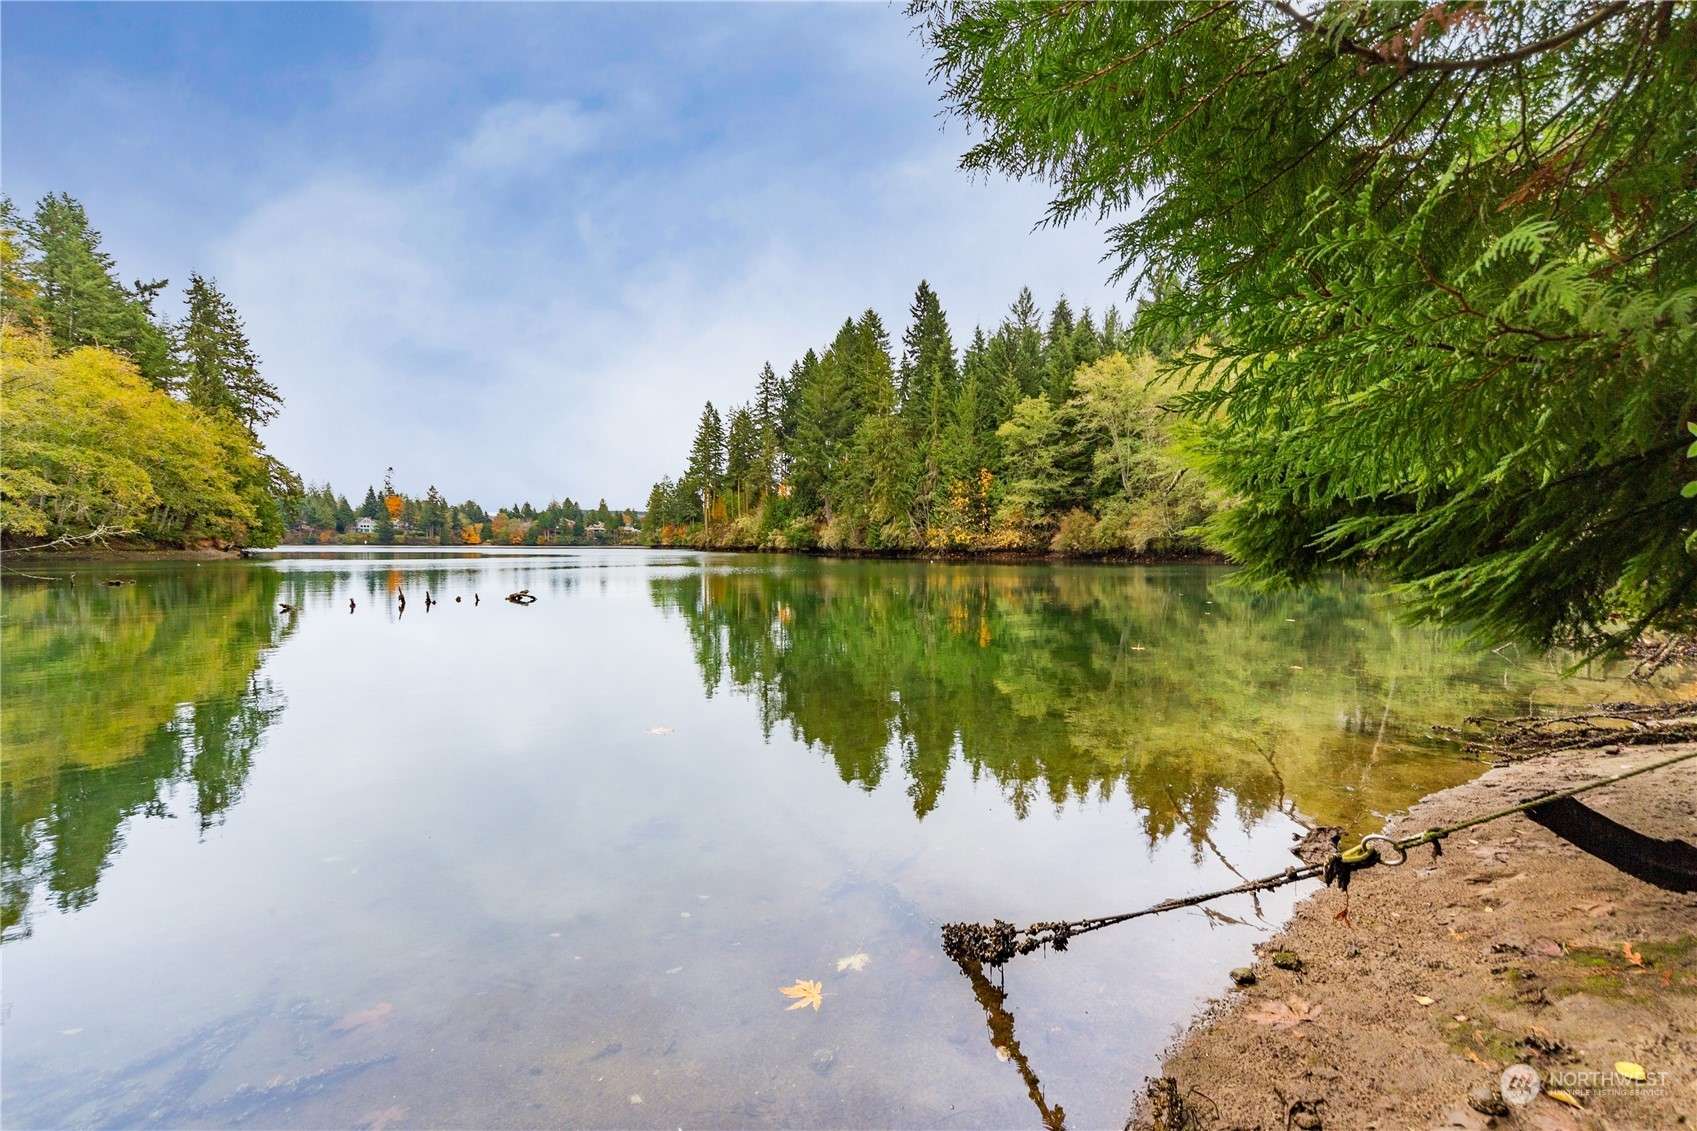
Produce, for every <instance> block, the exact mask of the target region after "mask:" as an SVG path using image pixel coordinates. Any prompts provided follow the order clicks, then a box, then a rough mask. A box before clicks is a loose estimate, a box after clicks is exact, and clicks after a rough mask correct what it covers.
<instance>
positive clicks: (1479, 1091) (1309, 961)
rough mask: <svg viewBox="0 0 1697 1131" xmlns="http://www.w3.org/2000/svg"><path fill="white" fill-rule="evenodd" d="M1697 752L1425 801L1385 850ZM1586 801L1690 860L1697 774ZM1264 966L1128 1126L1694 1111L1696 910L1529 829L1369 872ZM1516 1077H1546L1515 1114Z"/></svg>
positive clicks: (1230, 997) (1656, 1116)
mask: <svg viewBox="0 0 1697 1131" xmlns="http://www.w3.org/2000/svg"><path fill="white" fill-rule="evenodd" d="M1693 749H1697V744H1685V745H1661V746H1641V747H1612V748H1611V747H1605V748H1603V749H1600V750H1599V749H1590V750H1578V751H1568V752H1558V753H1549V754H1544V755H1540V756H1537V757H1533V758H1530V759H1527V760H1526V761H1522V762H1515V763H1512V764H1510V765H1506V766H1499V767H1496V768H1493V769H1491V770H1488V771H1487V772H1486V773H1484V774H1483V775H1481V776H1480V777H1478V778H1475V779H1474V780H1472V781H1470V782H1467V783H1465V784H1462V785H1458V786H1455V787H1452V788H1450V789H1446V790H1441V791H1439V792H1437V793H1434V794H1432V795H1430V796H1428V797H1426V798H1424V799H1423V800H1421V801H1420V802H1418V803H1416V804H1415V805H1414V806H1412V807H1411V808H1410V809H1409V810H1408V811H1407V812H1406V813H1404V814H1401V815H1399V816H1398V817H1397V818H1396V819H1394V820H1392V821H1390V822H1389V824H1388V830H1387V831H1388V832H1389V833H1390V834H1391V835H1393V836H1405V835H1410V834H1412V833H1417V832H1419V831H1421V830H1423V829H1426V828H1429V827H1433V826H1436V825H1439V824H1443V823H1445V822H1449V821H1453V820H1456V819H1458V818H1460V817H1464V816H1468V815H1471V814H1474V813H1477V812H1480V811H1486V810H1490V809H1494V808H1498V807H1500V806H1502V805H1505V804H1510V803H1513V802H1517V801H1520V800H1524V799H1525V798H1528V797H1531V796H1535V795H1537V794H1540V793H1542V792H1545V791H1547V790H1553V789H1560V788H1564V787H1567V786H1570V785H1576V784H1579V783H1581V782H1583V781H1587V780H1591V779H1594V778H1597V777H1603V776H1609V775H1613V774H1618V773H1621V772H1623V771H1625V770H1629V769H1632V768H1635V767H1637V766H1640V765H1646V764H1648V763H1651V762H1654V761H1659V760H1661V759H1664V758H1667V757H1669V756H1671V755H1673V754H1676V753H1679V752H1682V751H1686V750H1693ZM1585 801H1586V803H1587V804H1588V805H1590V806H1591V807H1592V808H1594V809H1595V810H1596V811H1598V812H1599V813H1602V814H1603V815H1604V816H1606V817H1609V818H1611V819H1613V820H1615V821H1618V822H1619V823H1621V824H1623V825H1626V826H1628V827H1630V828H1632V829H1635V830H1637V831H1638V832H1640V833H1643V834H1645V835H1646V836H1649V837H1654V838H1658V839H1661V838H1676V839H1681V840H1684V841H1686V842H1688V843H1690V842H1693V841H1697V760H1694V761H1691V762H1684V763H1681V764H1679V765H1676V766H1673V767H1669V768H1667V769H1665V770H1661V771H1658V772H1656V773H1655V774H1651V775H1647V776H1645V777H1642V778H1637V779H1634V780H1632V781H1627V782H1622V783H1620V784H1618V785H1614V786H1609V787H1606V788H1604V789H1601V790H1598V791H1596V792H1594V793H1592V794H1588V795H1587V796H1586V798H1585ZM1256 952H1257V957H1256V960H1255V961H1254V963H1253V965H1252V966H1251V967H1250V968H1249V969H1248V971H1247V977H1248V978H1249V982H1248V984H1245V985H1243V986H1241V987H1240V988H1239V989H1236V990H1233V991H1230V992H1228V993H1226V994H1224V995H1222V996H1221V997H1220V998H1217V999H1215V1000H1214V1001H1212V1002H1211V1003H1210V1004H1209V1005H1207V1006H1205V1007H1204V1008H1203V1010H1202V1011H1201V1012H1200V1014H1199V1015H1198V1016H1197V1017H1196V1019H1195V1020H1194V1021H1193V1022H1192V1024H1191V1026H1190V1027H1189V1029H1188V1030H1187V1031H1186V1032H1185V1033H1184V1035H1182V1036H1181V1037H1180V1038H1179V1039H1178V1041H1177V1042H1176V1044H1175V1045H1174V1046H1173V1047H1172V1048H1171V1049H1170V1050H1169V1052H1168V1054H1167V1055H1166V1057H1165V1058H1164V1064H1163V1067H1162V1069H1161V1073H1160V1074H1159V1075H1157V1076H1155V1077H1152V1078H1151V1079H1150V1080H1149V1081H1148V1090H1147V1092H1146V1094H1145V1095H1144V1096H1143V1097H1142V1098H1141V1099H1140V1100H1139V1102H1138V1103H1137V1105H1136V1107H1135V1108H1134V1110H1133V1112H1132V1118H1131V1120H1130V1121H1129V1123H1128V1126H1132V1127H1138V1128H1149V1129H1162V1131H1177V1129H1179V1128H1187V1129H1188V1128H1207V1127H1231V1128H1265V1129H1269V1131H1270V1129H1274V1128H1290V1127H1300V1128H1310V1129H1312V1128H1322V1127H1323V1128H1336V1129H1342V1128H1361V1129H1364V1131H1365V1129H1370V1128H1371V1129H1375V1131H1377V1129H1388V1128H1404V1127H1407V1128H1414V1127H1427V1128H1467V1129H1477V1128H1486V1127H1509V1128H1530V1127H1540V1128H1575V1129H1589V1128H1603V1127H1615V1128H1620V1127H1644V1128H1648V1127H1673V1126H1680V1125H1685V1124H1686V1122H1687V1119H1688V1115H1689V1113H1690V1112H1692V1111H1697V893H1678V892H1671V891H1666V890H1663V889H1661V888H1658V887H1655V886H1652V885H1650V884H1647V883H1644V882H1643V881H1640V880H1638V879H1635V878H1633V877H1631V876H1628V875H1626V874H1625V873H1623V872H1621V871H1619V870H1617V869H1615V868H1614V867H1613V866H1611V865H1609V864H1607V863H1604V862H1603V861H1601V860H1598V859H1597V858H1595V857H1593V856H1590V855H1588V854H1586V853H1584V852H1582V851H1581V850H1580V849H1578V848H1576V847H1574V846H1573V845H1572V844H1569V843H1568V842H1566V841H1564V840H1561V839H1560V838H1558V837H1556V836H1554V835H1553V834H1552V833H1550V832H1548V831H1546V830H1545V829H1544V828H1542V827H1541V826H1539V825H1537V824H1535V823H1533V822H1532V821H1530V820H1528V819H1527V818H1526V817H1524V816H1514V817H1509V818H1506V819H1504V820H1500V821H1496V822H1493V823H1491V824H1488V825H1483V826H1480V827H1478V828H1476V829H1472V830H1469V831H1468V832H1466V833H1463V834H1460V835H1458V836H1457V837H1456V838H1454V839H1453V840H1452V841H1451V842H1450V843H1449V844H1448V845H1447V847H1446V850H1445V851H1444V853H1443V854H1442V855H1441V856H1439V857H1436V858H1434V856H1433V853H1432V851H1431V850H1430V849H1425V848H1422V849H1416V850H1413V851H1412V852H1411V853H1410V859H1409V860H1408V861H1407V864H1406V865H1405V866H1403V867H1399V868H1389V867H1382V866H1381V867H1376V868H1371V869H1368V870H1367V871H1365V872H1362V873H1359V874H1358V875H1357V876H1356V877H1355V881H1354V883H1353V884H1352V885H1351V886H1350V889H1349V891H1348V893H1347V896H1346V895H1345V893H1343V892H1340V891H1338V890H1336V889H1333V888H1323V889H1320V890H1318V891H1316V892H1314V893H1313V894H1311V895H1309V896H1308V897H1307V898H1305V899H1304V900H1303V901H1302V902H1300V903H1299V904H1298V905H1297V907H1296V909H1295V911H1294V912H1293V914H1292V917H1291V919H1290V921H1289V922H1288V923H1287V924H1286V925H1285V926H1284V927H1283V929H1281V930H1279V931H1278V932H1276V933H1274V934H1273V935H1271V936H1270V937H1268V938H1267V939H1265V940H1264V941H1263V942H1261V943H1260V944H1259V945H1258V946H1257V947H1256ZM1275 954H1277V955H1278V956H1279V957H1278V960H1277V962H1276V963H1275V960H1274V956H1275ZM1292 956H1294V960H1293V958H1292ZM1517 1064H1525V1065H1530V1066H1531V1067H1532V1068H1533V1069H1534V1070H1535V1071H1536V1072H1537V1074H1538V1076H1539V1078H1540V1080H1541V1090H1540V1091H1539V1093H1538V1094H1537V1095H1536V1096H1534V1097H1533V1098H1532V1099H1531V1100H1530V1101H1529V1102H1526V1103H1524V1104H1521V1103H1511V1102H1508V1101H1506V1100H1505V1099H1504V1097H1503V1094H1502V1088H1501V1077H1502V1073H1503V1071H1504V1070H1505V1069H1507V1068H1509V1067H1510V1066H1512V1065H1517ZM1616 1064H1623V1065H1627V1066H1639V1067H1641V1068H1642V1069H1643V1071H1644V1074H1645V1076H1646V1079H1645V1081H1644V1082H1642V1083H1638V1082H1635V1081H1633V1080H1631V1079H1629V1078H1627V1077H1626V1076H1622V1075H1621V1074H1620V1073H1618V1072H1617V1071H1616V1068H1615V1066H1616ZM1630 1071H1631V1069H1630V1067H1629V1068H1628V1072H1630ZM1552 1089H1556V1090H1559V1091H1561V1092H1564V1093H1565V1094H1566V1095H1567V1097H1568V1098H1569V1099H1571V1100H1572V1101H1573V1102H1572V1103H1571V1104H1570V1103H1568V1102H1567V1101H1566V1100H1563V1099H1561V1098H1559V1097H1557V1098H1552V1095H1551V1090H1552Z"/></svg>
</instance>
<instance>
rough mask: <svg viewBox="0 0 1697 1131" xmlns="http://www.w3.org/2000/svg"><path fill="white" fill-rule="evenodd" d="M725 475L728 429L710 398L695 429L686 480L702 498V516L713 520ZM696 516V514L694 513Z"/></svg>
mask: <svg viewBox="0 0 1697 1131" xmlns="http://www.w3.org/2000/svg"><path fill="white" fill-rule="evenodd" d="M724 477H725V429H724V425H723V424H722V423H721V422H720V420H719V411H718V410H717V409H715V408H714V407H713V402H712V401H708V402H707V407H705V408H703V409H702V410H701V422H700V424H698V425H697V426H696V429H695V444H694V446H693V447H691V448H690V453H689V470H688V472H687V473H685V475H684V481H685V482H687V483H688V484H689V486H690V489H691V490H692V491H694V492H695V493H696V495H697V496H698V497H699V498H700V501H701V502H700V505H701V515H702V517H703V518H705V519H708V520H711V518H712V516H713V503H714V501H715V500H717V499H718V497H719V493H720V487H721V484H722V483H723V481H724ZM691 517H694V516H691Z"/></svg>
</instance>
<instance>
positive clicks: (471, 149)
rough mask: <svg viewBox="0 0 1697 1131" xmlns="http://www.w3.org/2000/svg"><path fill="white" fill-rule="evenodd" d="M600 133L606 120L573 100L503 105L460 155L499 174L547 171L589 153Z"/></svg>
mask: <svg viewBox="0 0 1697 1131" xmlns="http://www.w3.org/2000/svg"><path fill="white" fill-rule="evenodd" d="M600 133H601V120H600V118H599V117H598V116H597V115H594V114H592V113H589V112H588V111H585V110H584V109H582V108H581V107H579V106H577V105H576V104H575V103H572V102H530V101H525V100H522V99H521V100H515V101H512V102H503V103H502V104H500V105H499V106H495V107H492V108H491V109H489V110H487V111H485V112H484V114H483V116H482V118H480V119H479V120H478V123H477V129H476V130H475V131H474V132H473V133H472V135H471V136H470V137H468V138H467V139H466V140H465V141H464V142H462V143H461V144H460V146H459V149H458V151H457V157H458V159H459V161H460V162H461V163H462V164H464V165H466V166H468V167H470V168H473V169H483V170H489V171H493V172H515V171H524V170H535V169H542V168H546V167H548V166H549V165H552V164H553V163H554V162H556V161H559V160H560V159H562V158H565V157H571V156H574V155H576V154H578V153H581V152H583V151H584V150H586V149H588V148H589V147H590V146H591V145H593V144H594V143H595V141H596V140H597V138H598V136H599V135H600Z"/></svg>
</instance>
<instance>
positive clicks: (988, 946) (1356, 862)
mask: <svg viewBox="0 0 1697 1131" xmlns="http://www.w3.org/2000/svg"><path fill="white" fill-rule="evenodd" d="M1691 758H1697V750H1693V751H1687V752H1686V753H1684V754H1676V755H1674V756H1673V757H1671V758H1664V759H1662V760H1661V761H1659V762H1652V763H1650V764H1649V765H1646V766H1639V767H1638V768H1637V769H1635V770H1626V771H1624V772H1622V773H1618V774H1614V775H1613V776H1611V777H1606V778H1598V779H1596V780H1595V781H1589V782H1585V783H1584V784H1583V785H1576V786H1573V787H1571V788H1569V789H1561V790H1555V791H1553V792H1550V793H1543V794H1539V795H1538V796H1537V797H1534V798H1532V799H1531V800H1529V801H1522V802H1520V803H1519V804H1516V805H1507V806H1504V807H1503V808H1501V809H1495V810H1492V811H1491V812H1489V813H1481V814H1479V815H1478V816H1475V817H1469V818H1468V819H1467V820H1465V821H1457V822H1455V823H1454V824H1451V825H1444V826H1442V827H1441V828H1434V829H1427V830H1426V831H1425V832H1422V833H1416V834H1414V835H1413V836H1406V837H1403V838H1402V839H1400V840H1391V839H1390V838H1388V837H1381V836H1373V837H1370V838H1363V840H1362V841H1361V843H1359V844H1357V845H1356V846H1355V847H1354V848H1350V849H1347V850H1345V851H1343V852H1335V853H1333V854H1332V856H1331V857H1330V858H1329V859H1327V860H1326V861H1325V862H1324V863H1323V864H1308V865H1304V866H1303V867H1300V868H1286V869H1285V870H1284V871H1282V872H1274V873H1273V874H1272V875H1269V876H1262V877H1261V878H1260V879H1255V880H1245V881H1244V882H1243V883H1241V884H1234V885H1232V886H1231V887H1229V888H1220V889H1219V890H1218V891H1208V892H1200V893H1198V894H1196V895H1187V896H1182V897H1179V898H1176V899H1165V900H1162V901H1161V902H1160V903H1156V904H1153V905H1151V906H1149V907H1145V908H1142V909H1140V910H1137V911H1127V912H1124V913H1122V914H1119V915H1102V916H1098V917H1097V918H1094V919H1070V920H1056V921H1052V922H1040V923H1031V924H1029V925H1027V926H1024V927H1016V926H1014V925H1013V924H1012V923H1009V922H1005V921H1004V920H1001V919H997V920H995V921H994V922H991V923H945V924H944V925H943V950H944V951H945V952H946V953H947V954H948V956H949V957H950V958H953V959H954V960H955V961H956V962H980V963H985V964H987V965H990V966H1001V965H1002V964H1003V963H1005V962H1007V960H1008V959H1010V958H1014V957H1016V956H1018V955H1022V954H1030V953H1031V952H1032V951H1034V950H1038V949H1039V948H1041V947H1045V946H1050V947H1054V948H1055V949H1056V950H1065V949H1066V948H1067V944H1068V943H1069V942H1070V941H1071V940H1072V938H1073V936H1075V935H1084V934H1089V933H1090V932H1091V931H1099V930H1101V929H1102V928H1103V927H1113V926H1116V925H1118V924H1120V923H1125V922H1129V921H1130V920H1132V919H1141V918H1142V917H1143V916H1145V915H1159V914H1160V913H1161V912H1163V911H1177V910H1179V909H1180V908H1184V907H1195V906H1196V905H1198V904H1201V903H1208V902H1210V901H1211V900H1215V899H1223V898H1225V897H1226V896H1228V895H1246V894H1248V893H1251V892H1262V891H1271V890H1272V889H1274V888H1280V887H1284V886H1285V885H1286V884H1294V883H1297V882H1299V881H1301V880H1311V879H1323V880H1325V881H1326V883H1327V884H1334V883H1335V884H1337V885H1338V886H1339V887H1341V888H1347V887H1348V886H1349V877H1350V874H1351V873H1352V872H1355V871H1358V870H1360V869H1362V868H1370V867H1372V866H1373V865H1374V864H1377V863H1380V862H1381V859H1382V858H1381V856H1380V852H1381V849H1379V848H1376V847H1374V844H1371V843H1368V842H1369V840H1371V841H1374V842H1383V843H1385V844H1387V845H1388V846H1389V847H1392V848H1395V849H1396V850H1397V851H1398V853H1399V854H1400V853H1405V852H1407V851H1408V850H1409V849H1410V848H1417V847H1419V846H1420V845H1422V844H1429V845H1431V846H1432V849H1433V851H1434V852H1442V846H1441V843H1440V842H1441V841H1443V839H1444V838H1445V837H1448V836H1451V835H1453V834H1455V833H1458V832H1461V831H1462V830H1464V829H1471V828H1475V827H1476V826H1479V825H1483V824H1486V823H1488V822H1490V821H1495V820H1499V819H1501V818H1503V817H1511V816H1513V815H1514V814H1516V813H1524V812H1526V811H1527V810H1528V809H1536V808H1537V807H1538V806H1540V805H1547V804H1549V803H1550V802H1552V801H1557V800H1560V799H1561V798H1564V797H1576V796H1578V795H1579V794H1581V793H1587V792H1589V791H1591V790H1593V789H1601V788H1602V787H1603V786H1606V785H1614V784H1615V783H1616V782H1623V781H1625V780H1626V779H1628V778H1635V777H1637V776H1638V775H1640V774H1648V773H1651V772H1653V771H1655V770H1661V769H1666V768H1667V767H1669V766H1672V765H1675V764H1676V763H1679V762H1684V761H1687V760H1689V759H1691ZM1393 862H1394V863H1401V860H1400V859H1398V860H1396V861H1393Z"/></svg>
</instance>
